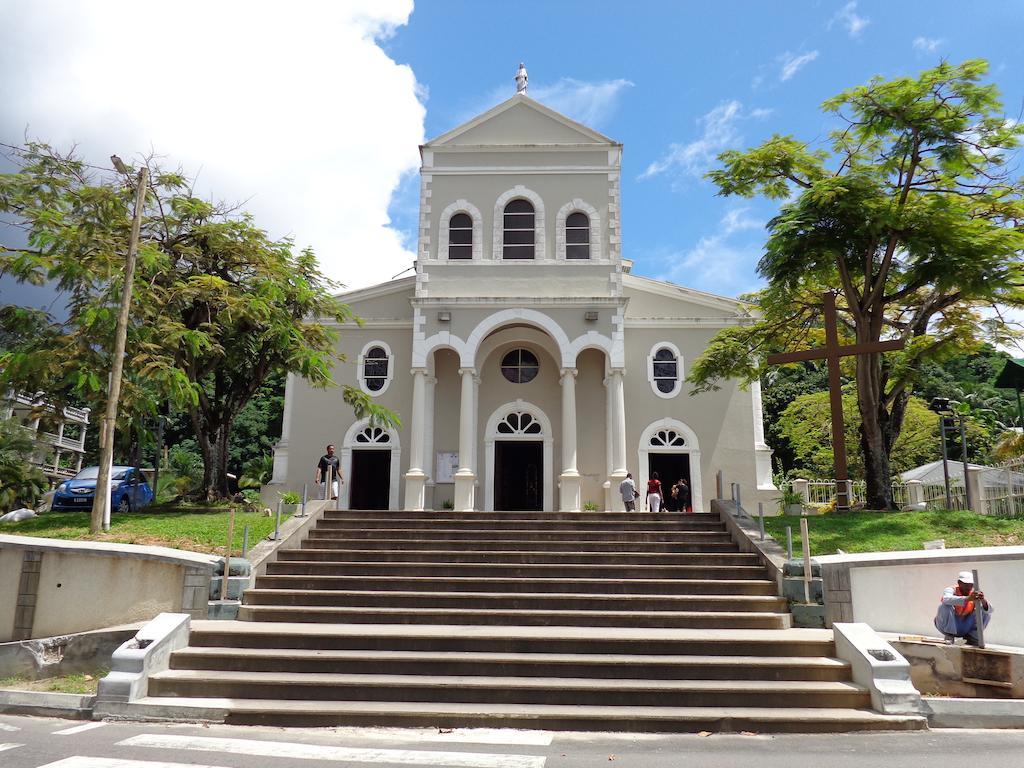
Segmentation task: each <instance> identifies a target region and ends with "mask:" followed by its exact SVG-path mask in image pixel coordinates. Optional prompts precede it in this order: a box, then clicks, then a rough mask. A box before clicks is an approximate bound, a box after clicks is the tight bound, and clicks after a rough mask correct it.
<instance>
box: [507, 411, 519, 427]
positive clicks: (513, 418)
mask: <svg viewBox="0 0 1024 768" xmlns="http://www.w3.org/2000/svg"><path fill="white" fill-rule="evenodd" d="M505 421H507V422H508V423H509V424H511V425H512V429H519V414H518V413H510V414H509V415H508V416H506V417H505Z"/></svg>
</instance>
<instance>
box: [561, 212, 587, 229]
mask: <svg viewBox="0 0 1024 768" xmlns="http://www.w3.org/2000/svg"><path fill="white" fill-rule="evenodd" d="M565 226H567V227H585V228H587V229H589V228H590V219H588V218H587V214H585V213H580V212H579V211H576V213H570V214H569V218H567V219H566V220H565Z"/></svg>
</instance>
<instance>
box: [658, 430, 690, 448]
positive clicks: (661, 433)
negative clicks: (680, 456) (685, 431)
mask: <svg viewBox="0 0 1024 768" xmlns="http://www.w3.org/2000/svg"><path fill="white" fill-rule="evenodd" d="M651 445H653V446H654V447H655V448H683V447H685V446H686V438H685V437H683V436H682V435H680V434H679V433H678V432H676V431H675V430H674V429H659V430H658V431H657V432H655V433H654V434H653V435H651Z"/></svg>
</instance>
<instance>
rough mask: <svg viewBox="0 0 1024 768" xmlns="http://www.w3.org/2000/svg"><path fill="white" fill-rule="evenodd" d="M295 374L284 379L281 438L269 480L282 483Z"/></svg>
mask: <svg viewBox="0 0 1024 768" xmlns="http://www.w3.org/2000/svg"><path fill="white" fill-rule="evenodd" d="M295 381H296V379H295V376H294V375H292V374H290V373H289V374H288V375H287V376H286V377H285V381H284V412H283V413H282V415H281V439H280V440H278V441H277V445H275V446H274V472H273V474H272V475H271V478H270V482H271V484H275V485H283V484H284V483H287V482H288V436H289V435H290V434H291V431H292V404H293V403H294V402H295Z"/></svg>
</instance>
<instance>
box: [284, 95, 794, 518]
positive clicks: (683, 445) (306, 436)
mask: <svg viewBox="0 0 1024 768" xmlns="http://www.w3.org/2000/svg"><path fill="white" fill-rule="evenodd" d="M421 157H422V166H421V170H420V180H421V183H420V219H419V237H418V240H419V242H418V252H417V261H416V265H415V275H414V276H411V277H407V278H402V279H397V280H392V281H390V282H387V283H382V284H380V285H376V286H373V287H370V288H366V289H362V290H357V291H353V292H350V293H346V294H344V295H342V296H341V300H342V301H344V302H345V303H347V304H348V305H350V306H351V307H352V309H353V310H354V312H355V313H356V314H357V315H358V316H359V317H361V318H362V319H363V321H364V323H363V325H362V326H361V327H356V326H355V325H345V326H343V327H341V328H339V329H338V330H339V331H340V339H339V342H338V343H339V347H340V350H339V351H341V352H344V354H345V355H346V356H347V360H346V361H344V362H341V363H338V364H337V367H336V369H335V371H334V376H335V380H336V381H338V382H343V383H347V384H351V385H353V386H356V387H360V388H361V389H362V390H363V391H364V392H366V393H367V394H368V395H369V396H370V397H372V398H373V399H374V400H375V401H376V402H378V403H380V404H381V405H384V406H387V407H388V408H390V409H392V410H393V411H395V412H397V413H398V414H399V416H400V418H401V421H402V424H401V427H400V428H395V429H388V428H380V427H374V426H373V425H371V424H369V423H368V422H367V421H366V420H359V419H357V418H356V417H355V416H354V415H353V413H352V411H351V408H349V406H347V405H346V404H345V403H344V402H343V401H342V399H341V397H340V394H339V392H338V390H337V389H330V388H329V389H324V390H319V389H315V388H313V387H311V386H309V385H308V384H307V383H305V382H304V381H302V380H301V379H300V378H298V377H296V376H290V377H289V378H288V382H287V387H286V395H285V411H284V423H283V428H282V439H281V442H280V444H279V445H278V446H277V450H276V452H275V461H274V477H273V481H272V487H273V488H276V489H279V490H283V489H290V490H301V488H302V487H303V485H304V484H307V483H309V484H312V481H313V475H314V470H315V467H316V463H317V460H318V459H319V457H320V456H321V455H322V453H323V451H324V446H325V445H327V444H328V443H330V444H333V445H335V449H336V452H337V453H338V454H339V455H340V457H341V462H342V475H343V480H344V482H343V485H342V489H341V497H340V500H339V506H340V507H342V508H347V509H374V508H376V509H416V510H418V509H437V510H440V509H447V508H452V509H455V510H473V509H476V510H565V511H576V510H581V509H584V508H587V509H593V508H597V509H622V508H623V504H622V501H621V499H620V497H619V494H618V485H619V483H620V481H621V480H622V479H623V478H624V477H625V475H626V473H627V472H631V473H632V474H633V477H634V479H635V480H636V484H637V487H638V488H639V489H641V490H643V488H644V484H645V483H646V481H647V478H648V476H649V475H650V474H651V473H652V472H654V471H657V472H658V473H659V475H660V476H661V478H662V480H663V481H665V485H666V487H668V486H669V485H670V484H671V483H672V482H675V481H676V480H678V479H679V478H686V479H687V480H688V482H689V484H690V486H691V489H692V497H693V506H694V509H695V510H697V509H707V508H708V505H709V502H710V499H711V498H712V497H713V495H714V490H715V476H716V472H717V471H718V470H722V472H723V473H724V476H725V478H726V482H736V483H739V484H740V486H741V488H742V490H743V493H744V498H745V499H752V500H753V499H756V498H758V497H760V498H761V499H763V500H766V499H768V498H770V496H771V493H772V492H774V487H773V486H772V480H771V452H770V450H769V449H768V447H767V446H766V445H765V442H764V433H763V424H762V414H761V400H760V390H759V389H758V387H757V386H756V385H754V386H753V387H751V388H749V389H747V390H744V389H741V388H740V387H739V386H738V385H737V384H736V383H735V382H726V383H725V385H724V386H723V387H722V388H721V389H720V390H718V391H715V392H710V393H702V394H699V395H694V396H691V395H690V394H689V389H690V387H689V386H688V385H687V382H686V374H687V370H688V365H690V364H691V363H692V361H693V360H694V359H696V357H697V356H698V355H700V353H701V352H702V351H703V349H704V348H705V346H706V345H707V343H708V341H709V340H710V339H711V337H712V336H713V335H714V334H715V333H716V332H717V331H719V330H720V329H722V328H726V327H729V326H732V325H736V324H743V323H747V322H750V320H751V308H750V306H749V305H747V304H745V303H743V302H741V301H737V300H735V299H730V298H724V297H720V296H715V295H711V294H708V293H704V292H700V291H696V290H692V289H689V288H684V287H680V286H677V285H673V284H670V283H666V282H660V281H656V280H651V279H648V278H644V277H638V276H635V275H632V274H630V262H629V261H628V260H625V259H623V258H622V252H621V245H622V231H621V224H620V217H621V205H622V201H621V198H620V191H619V190H620V174H621V161H622V145H621V144H619V143H617V142H615V141H613V140H611V139H609V138H607V137H605V136H602V135H601V134H599V133H597V132H595V131H593V130H591V129H589V128H587V127H585V126H583V125H580V124H579V123H576V122H574V121H572V120H570V119H568V118H566V117H564V116H563V115H560V114H558V113H557V112H555V111H553V110H551V109H549V108H547V107H545V106H544V105H542V104H540V103H538V102H536V101H534V100H533V99H531V98H530V97H529V96H527V95H526V94H525V92H522V91H521V92H519V93H517V94H516V95H515V96H514V97H512V98H511V99H509V100H508V101H506V102H504V103H502V104H500V105H498V106H497V107H495V108H493V109H491V110H489V111H488V112H486V113H484V114H482V115H480V116H479V117H477V118H475V119H473V120H471V121H469V122H468V123H465V124H464V125H461V126H459V127H458V128H455V129H454V130H452V131H449V132H448V133H446V134H444V135H442V136H439V137H437V138H435V139H433V140H432V141H429V142H427V143H426V144H424V145H423V146H422V147H421ZM639 506H640V505H638V507H639Z"/></svg>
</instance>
